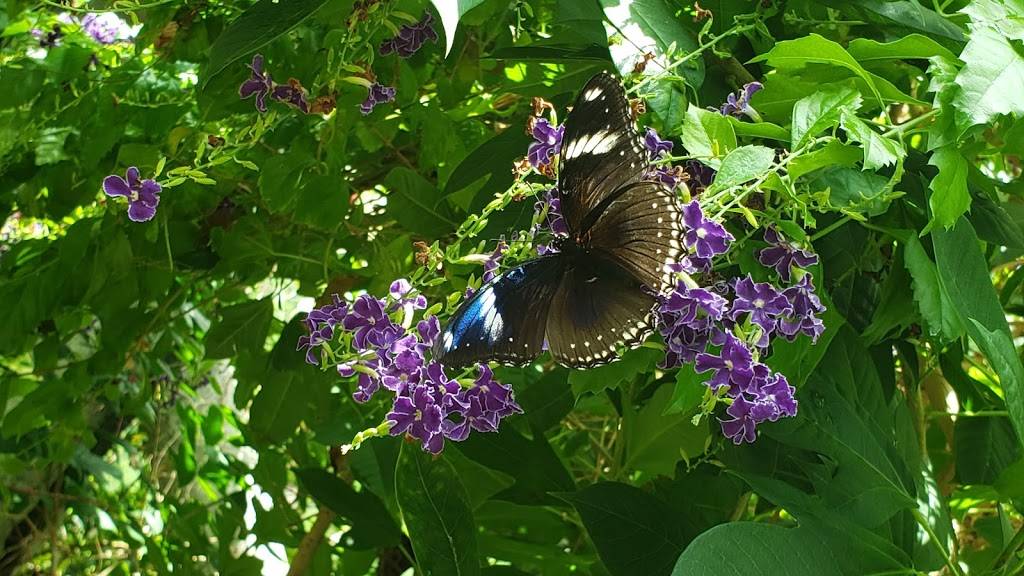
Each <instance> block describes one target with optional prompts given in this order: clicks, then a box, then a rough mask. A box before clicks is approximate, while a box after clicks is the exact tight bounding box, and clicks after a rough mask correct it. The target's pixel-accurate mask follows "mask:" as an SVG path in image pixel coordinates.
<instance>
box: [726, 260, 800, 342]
mask: <svg viewBox="0 0 1024 576" xmlns="http://www.w3.org/2000/svg"><path fill="white" fill-rule="evenodd" d="M735 290H736V298H735V299H734V300H733V303H732V308H731V309H730V310H729V317H730V318H731V319H732V320H733V321H736V320H737V319H738V318H739V317H740V316H742V315H743V314H749V319H750V322H751V323H752V324H756V325H758V326H760V327H761V338H760V341H759V342H758V343H757V344H758V346H759V347H762V348H763V347H766V346H768V337H769V336H770V335H771V334H772V333H773V332H774V331H775V325H776V323H777V321H778V318H779V316H781V315H783V314H785V313H787V312H789V311H790V310H792V306H791V305H790V303H789V300H787V299H786V297H785V296H783V295H782V294H781V293H780V292H779V291H778V290H776V289H775V287H774V286H772V285H771V284H769V283H767V282H754V280H753V279H752V278H751V277H750V275H749V274H748V275H747V276H746V277H745V278H743V279H742V280H739V281H737V282H736V285H735Z"/></svg>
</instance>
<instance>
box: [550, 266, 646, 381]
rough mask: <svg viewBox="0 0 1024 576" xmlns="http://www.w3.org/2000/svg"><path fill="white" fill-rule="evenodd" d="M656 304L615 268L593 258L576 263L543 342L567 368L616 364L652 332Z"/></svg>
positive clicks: (554, 306) (554, 300)
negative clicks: (623, 351)
mask: <svg viewBox="0 0 1024 576" xmlns="http://www.w3.org/2000/svg"><path fill="white" fill-rule="evenodd" d="M654 305H655V298H654V295H653V293H651V292H650V291H649V290H648V289H646V287H645V286H643V284H642V283H641V282H639V281H638V280H637V279H636V278H634V277H633V276H632V275H630V274H629V273H628V272H626V271H625V270H624V269H623V268H622V267H620V266H619V265H617V264H616V263H614V262H612V261H610V260H608V259H606V258H604V257H602V256H600V255H596V254H583V255H581V256H580V257H579V258H576V260H575V261H574V263H573V264H572V265H571V268H570V270H569V271H568V272H567V273H566V274H565V276H564V277H563V278H562V282H561V284H560V285H559V287H558V291H557V292H555V295H554V297H553V298H552V300H551V308H550V310H549V312H548V320H547V338H548V347H549V349H550V350H551V355H552V356H553V357H554V358H555V360H556V361H557V362H558V363H559V364H563V365H565V366H569V367H571V368H589V367H592V366H599V365H601V364H605V363H607V362H610V361H612V360H615V359H616V358H617V350H618V348H620V347H626V348H631V347H634V346H636V345H637V344H639V343H640V342H642V341H643V339H644V338H646V337H647V335H648V334H649V333H650V331H651V312H652V309H653V308H654Z"/></svg>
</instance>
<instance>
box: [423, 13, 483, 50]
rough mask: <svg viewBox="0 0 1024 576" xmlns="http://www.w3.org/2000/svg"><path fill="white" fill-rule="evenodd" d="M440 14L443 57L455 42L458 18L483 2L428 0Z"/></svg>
mask: <svg viewBox="0 0 1024 576" xmlns="http://www.w3.org/2000/svg"><path fill="white" fill-rule="evenodd" d="M430 3H431V4H433V5H434V9H436V10H437V13H438V15H439V16H441V27H442V28H443V29H444V57H445V58H447V57H448V53H449V52H451V51H452V45H453V44H454V43H455V30H456V28H457V27H458V25H459V19H460V18H462V16H463V15H464V14H465V13H466V12H469V11H470V10H472V9H473V8H476V7H477V6H479V5H480V4H483V0H430Z"/></svg>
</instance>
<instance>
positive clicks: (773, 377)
mask: <svg viewBox="0 0 1024 576" xmlns="http://www.w3.org/2000/svg"><path fill="white" fill-rule="evenodd" d="M759 366H764V365H763V364H760V365H759ZM764 371H765V372H768V369H767V367H765V369H764ZM794 391H795V389H794V388H793V387H792V386H790V385H789V381H788V380H786V377H785V376H783V375H782V374H778V373H775V374H768V375H767V376H765V377H764V378H762V379H760V385H759V386H758V387H757V388H756V389H754V390H753V393H754V403H755V405H756V409H755V410H754V411H753V412H754V416H755V419H756V420H758V421H759V422H761V421H764V420H770V421H772V422H775V421H776V420H778V419H779V418H780V417H781V416H789V417H792V416H796V411H797V401H796V398H794V397H793V392H794Z"/></svg>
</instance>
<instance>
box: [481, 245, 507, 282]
mask: <svg viewBox="0 0 1024 576" xmlns="http://www.w3.org/2000/svg"><path fill="white" fill-rule="evenodd" d="M506 250H508V244H507V243H506V242H505V240H504V238H503V239H501V240H498V245H497V246H496V247H495V248H494V252H493V253H491V255H490V256H489V257H488V258H487V261H486V262H484V276H483V281H484V284H486V283H488V282H490V281H491V280H494V277H495V276H497V275H498V267H499V266H501V261H502V259H504V258H505V251H506Z"/></svg>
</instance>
